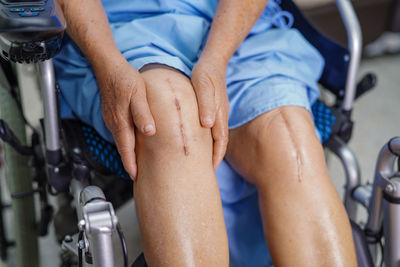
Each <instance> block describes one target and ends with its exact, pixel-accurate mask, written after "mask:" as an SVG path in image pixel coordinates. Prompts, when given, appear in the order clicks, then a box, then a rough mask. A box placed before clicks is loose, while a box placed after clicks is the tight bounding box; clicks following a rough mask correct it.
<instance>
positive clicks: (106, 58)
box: [88, 50, 127, 74]
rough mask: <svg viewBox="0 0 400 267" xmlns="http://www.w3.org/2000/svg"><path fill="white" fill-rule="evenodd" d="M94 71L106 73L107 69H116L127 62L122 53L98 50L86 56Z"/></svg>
mask: <svg viewBox="0 0 400 267" xmlns="http://www.w3.org/2000/svg"><path fill="white" fill-rule="evenodd" d="M88 59H89V62H90V64H91V65H92V68H93V70H94V72H95V73H96V74H97V73H104V72H105V74H107V72H109V71H115V70H118V69H119V67H120V66H122V65H124V64H126V63H127V61H126V59H125V58H124V57H123V55H122V54H121V53H120V52H119V51H118V50H116V51H109V52H105V53H102V52H100V51H99V52H98V53H94V54H93V55H91V56H88Z"/></svg>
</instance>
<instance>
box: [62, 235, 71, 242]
mask: <svg viewBox="0 0 400 267" xmlns="http://www.w3.org/2000/svg"><path fill="white" fill-rule="evenodd" d="M64 241H65V242H67V243H70V242H72V237H71V236H70V235H66V236H65V238H64Z"/></svg>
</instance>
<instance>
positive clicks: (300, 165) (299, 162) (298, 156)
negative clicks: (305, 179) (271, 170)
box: [279, 111, 303, 182]
mask: <svg viewBox="0 0 400 267" xmlns="http://www.w3.org/2000/svg"><path fill="white" fill-rule="evenodd" d="M279 114H280V115H281V116H282V119H283V121H284V123H285V126H286V129H287V130H288V133H289V140H290V142H291V144H292V146H293V147H294V149H295V151H294V152H295V153H296V166H297V179H298V181H299V182H301V181H302V176H303V173H302V168H303V159H302V155H301V152H300V150H299V146H298V144H297V143H296V142H295V138H294V136H293V135H294V131H293V129H291V127H290V124H289V122H288V120H287V117H286V114H284V112H281V111H279Z"/></svg>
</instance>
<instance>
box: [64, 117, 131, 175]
mask: <svg viewBox="0 0 400 267" xmlns="http://www.w3.org/2000/svg"><path fill="white" fill-rule="evenodd" d="M62 122H63V129H64V132H65V134H66V135H67V136H66V139H67V141H68V140H69V141H68V145H69V146H75V147H78V148H79V149H80V150H81V151H82V156H83V158H84V160H85V161H86V162H87V163H88V164H89V166H90V167H91V168H92V169H94V170H95V171H97V172H99V173H101V174H103V175H106V176H118V177H124V178H129V176H128V174H127V172H126V171H125V169H124V166H123V164H122V161H121V157H120V155H119V153H118V151H117V148H116V147H115V145H114V144H112V143H110V142H107V141H106V140H105V139H103V138H102V137H101V136H100V135H99V134H98V133H97V131H96V130H95V129H94V128H93V127H91V126H89V125H87V124H85V123H83V122H81V121H78V120H63V121H62Z"/></svg>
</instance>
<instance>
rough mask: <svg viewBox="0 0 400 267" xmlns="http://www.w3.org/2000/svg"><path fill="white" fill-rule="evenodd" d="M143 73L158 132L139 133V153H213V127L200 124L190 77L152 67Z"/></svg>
mask: <svg viewBox="0 0 400 267" xmlns="http://www.w3.org/2000/svg"><path fill="white" fill-rule="evenodd" d="M142 75H143V76H144V79H145V82H146V88H147V99H148V102H149V105H150V110H151V112H152V114H153V117H154V120H155V124H156V134H155V135H154V136H152V137H147V136H143V135H141V134H138V135H137V152H138V154H142V155H144V154H149V155H151V158H153V159H155V158H158V157H169V158H171V157H173V158H176V157H191V156H193V155H194V154H196V155H198V154H209V156H210V157H211V155H212V138H211V131H210V130H209V129H205V128H202V127H201V126H200V121H199V116H198V107H197V101H196V96H195V93H194V91H193V88H192V86H191V83H190V81H189V79H188V78H187V77H185V76H184V75H182V74H180V73H178V72H176V71H172V70H170V69H151V70H148V71H145V72H143V73H142Z"/></svg>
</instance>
